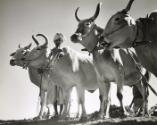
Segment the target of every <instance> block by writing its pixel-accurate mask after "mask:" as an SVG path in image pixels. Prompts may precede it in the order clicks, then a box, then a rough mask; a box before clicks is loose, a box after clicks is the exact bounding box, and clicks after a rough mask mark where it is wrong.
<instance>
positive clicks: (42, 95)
mask: <svg viewBox="0 0 157 125" xmlns="http://www.w3.org/2000/svg"><path fill="white" fill-rule="evenodd" d="M46 98H47V92H46V91H45V90H40V105H41V108H40V112H39V114H38V116H37V117H36V118H34V119H36V120H38V119H42V118H43V113H44V107H45V106H46Z"/></svg>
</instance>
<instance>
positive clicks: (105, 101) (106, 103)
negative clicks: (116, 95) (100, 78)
mask: <svg viewBox="0 0 157 125" xmlns="http://www.w3.org/2000/svg"><path fill="white" fill-rule="evenodd" d="M109 90H110V83H109V82H105V84H104V83H103V84H101V87H100V88H99V91H100V96H99V99H100V114H99V117H100V118H101V119H102V118H104V117H105V118H109V117H110V115H109V109H110V94H109Z"/></svg>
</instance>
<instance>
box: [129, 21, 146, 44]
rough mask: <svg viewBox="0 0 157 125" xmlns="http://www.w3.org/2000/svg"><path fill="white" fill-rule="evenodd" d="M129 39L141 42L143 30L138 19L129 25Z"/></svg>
mask: <svg viewBox="0 0 157 125" xmlns="http://www.w3.org/2000/svg"><path fill="white" fill-rule="evenodd" d="M130 34H131V35H130V38H129V39H130V41H131V42H141V41H143V40H144V36H143V31H142V24H141V23H140V22H139V21H138V22H136V23H135V25H132V26H131V33H130Z"/></svg>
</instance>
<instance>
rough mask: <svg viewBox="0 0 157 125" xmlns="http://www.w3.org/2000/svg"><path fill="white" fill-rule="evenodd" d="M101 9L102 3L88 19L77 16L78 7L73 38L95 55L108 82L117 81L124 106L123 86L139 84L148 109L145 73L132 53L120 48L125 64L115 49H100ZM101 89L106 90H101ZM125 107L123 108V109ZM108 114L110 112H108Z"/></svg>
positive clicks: (144, 103) (98, 65) (118, 93)
mask: <svg viewBox="0 0 157 125" xmlns="http://www.w3.org/2000/svg"><path fill="white" fill-rule="evenodd" d="M99 11H100V3H99V4H98V5H97V8H96V12H95V14H94V16H92V17H91V18H88V19H83V20H81V19H80V18H79V17H78V16H77V12H78V8H77V9H76V11H75V17H76V20H77V21H78V23H79V24H78V28H77V30H76V32H75V34H73V35H72V36H71V40H72V42H74V43H80V44H82V45H83V46H84V47H85V48H86V49H83V50H87V51H89V52H90V53H92V55H93V60H94V64H95V66H96V68H97V70H98V73H99V75H100V77H101V78H102V79H103V80H104V81H105V82H106V84H110V82H115V83H116V84H117V97H118V99H119V101H120V106H121V107H123V102H122V97H123V96H122V87H123V85H128V86H133V85H135V86H137V88H138V90H139V91H140V93H141V95H142V97H143V108H144V110H145V109H146V106H147V103H146V102H147V100H146V89H145V87H144V85H145V84H143V83H142V77H144V76H143V74H142V73H141V72H140V71H139V69H138V68H137V65H136V63H135V61H134V59H133V58H132V56H131V54H130V53H129V52H128V51H126V50H119V53H120V56H121V60H122V63H123V65H121V63H119V61H117V60H116V59H115V55H114V53H113V51H110V50H107V49H106V50H103V52H99V51H98V50H99V49H101V48H102V47H100V46H98V42H99V40H100V39H99V37H100V35H101V33H102V32H103V29H102V28H100V27H99V26H97V25H96V24H95V22H94V21H95V19H96V18H97V16H98V15H99ZM100 91H104V90H101V89H100ZM101 96H102V100H103V101H102V105H103V102H104V101H105V95H101ZM124 110H125V109H124V108H123V111H124ZM144 112H145V111H144ZM101 114H102V116H103V110H101ZM106 114H108V113H106Z"/></svg>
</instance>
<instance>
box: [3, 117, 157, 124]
mask: <svg viewBox="0 0 157 125" xmlns="http://www.w3.org/2000/svg"><path fill="white" fill-rule="evenodd" d="M0 125H157V117H127V118H110V119H104V120H90V121H78V120H68V121H56V120H40V121H39V120H38V121H34V120H20V121H0Z"/></svg>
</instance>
